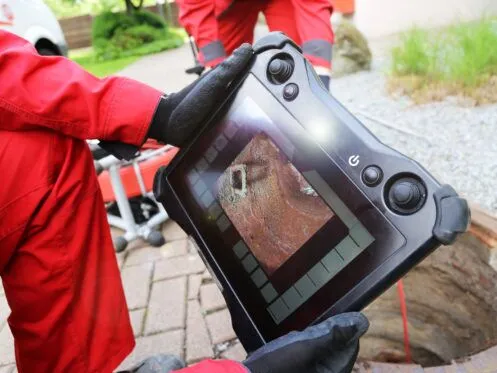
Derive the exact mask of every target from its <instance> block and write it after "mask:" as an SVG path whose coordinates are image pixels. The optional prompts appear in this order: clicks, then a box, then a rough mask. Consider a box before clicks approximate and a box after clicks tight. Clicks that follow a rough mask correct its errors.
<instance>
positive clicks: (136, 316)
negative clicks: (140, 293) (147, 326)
mask: <svg viewBox="0 0 497 373" xmlns="http://www.w3.org/2000/svg"><path fill="white" fill-rule="evenodd" d="M143 316H145V309H144V308H142V309H140V310H134V311H130V313H129V317H130V319H131V326H132V327H133V334H134V336H135V337H138V336H140V335H142V330H143Z"/></svg>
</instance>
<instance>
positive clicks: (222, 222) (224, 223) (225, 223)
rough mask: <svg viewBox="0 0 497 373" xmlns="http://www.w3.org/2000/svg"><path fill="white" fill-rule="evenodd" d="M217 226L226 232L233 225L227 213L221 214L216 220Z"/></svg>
mask: <svg viewBox="0 0 497 373" xmlns="http://www.w3.org/2000/svg"><path fill="white" fill-rule="evenodd" d="M216 224H217V227H218V228H219V230H220V231H221V232H224V231H225V230H226V229H228V228H229V227H230V225H231V222H230V220H229V219H228V218H227V217H226V215H224V214H223V215H221V216H220V217H219V219H217V220H216Z"/></svg>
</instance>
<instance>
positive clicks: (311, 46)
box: [302, 39, 332, 61]
mask: <svg viewBox="0 0 497 373" xmlns="http://www.w3.org/2000/svg"><path fill="white" fill-rule="evenodd" d="M302 51H303V52H304V54H306V55H309V56H313V57H317V58H321V59H323V60H326V61H330V60H331V53H332V52H331V51H332V45H331V43H330V42H329V41H327V40H319V39H314V40H308V41H306V42H304V43H302Z"/></svg>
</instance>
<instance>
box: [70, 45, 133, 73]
mask: <svg viewBox="0 0 497 373" xmlns="http://www.w3.org/2000/svg"><path fill="white" fill-rule="evenodd" d="M69 58H71V60H73V61H74V62H76V63H77V64H79V65H80V66H81V67H83V68H84V69H85V70H86V71H88V72H89V73H91V74H93V75H95V76H98V77H99V78H104V77H106V76H109V75H112V74H115V73H117V72H118V71H120V70H122V69H124V68H125V67H126V66H128V65H130V64H132V63H133V62H135V61H136V60H138V59H139V58H140V57H139V56H129V57H123V58H119V59H116V60H112V61H98V60H97V59H96V58H95V55H94V53H93V51H92V50H91V49H85V51H75V52H72V51H71V53H70V54H69Z"/></svg>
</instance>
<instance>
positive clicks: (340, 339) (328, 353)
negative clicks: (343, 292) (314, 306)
mask: <svg viewBox="0 0 497 373" xmlns="http://www.w3.org/2000/svg"><path fill="white" fill-rule="evenodd" d="M368 327H369V322H368V320H367V319H366V317H365V316H364V315H363V314H361V313H355V312H354V313H344V314H341V315H337V316H333V317H331V318H329V319H328V320H326V321H323V322H322V323H320V324H318V325H314V326H310V327H309V328H307V329H305V330H304V331H302V332H292V333H289V334H287V335H285V336H283V337H280V338H278V339H275V340H274V341H272V342H270V343H268V344H267V345H265V346H263V347H261V348H260V349H258V350H256V351H255V352H254V353H253V354H251V355H250V356H249V357H248V358H247V360H245V361H244V362H243V365H245V366H246V367H247V369H248V370H249V371H250V372H251V373H348V372H350V371H352V368H353V367H354V363H355V361H356V359H357V354H358V353H359V338H360V337H361V336H362V335H363V334H364V333H365V332H366V331H367V329H368Z"/></svg>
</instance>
